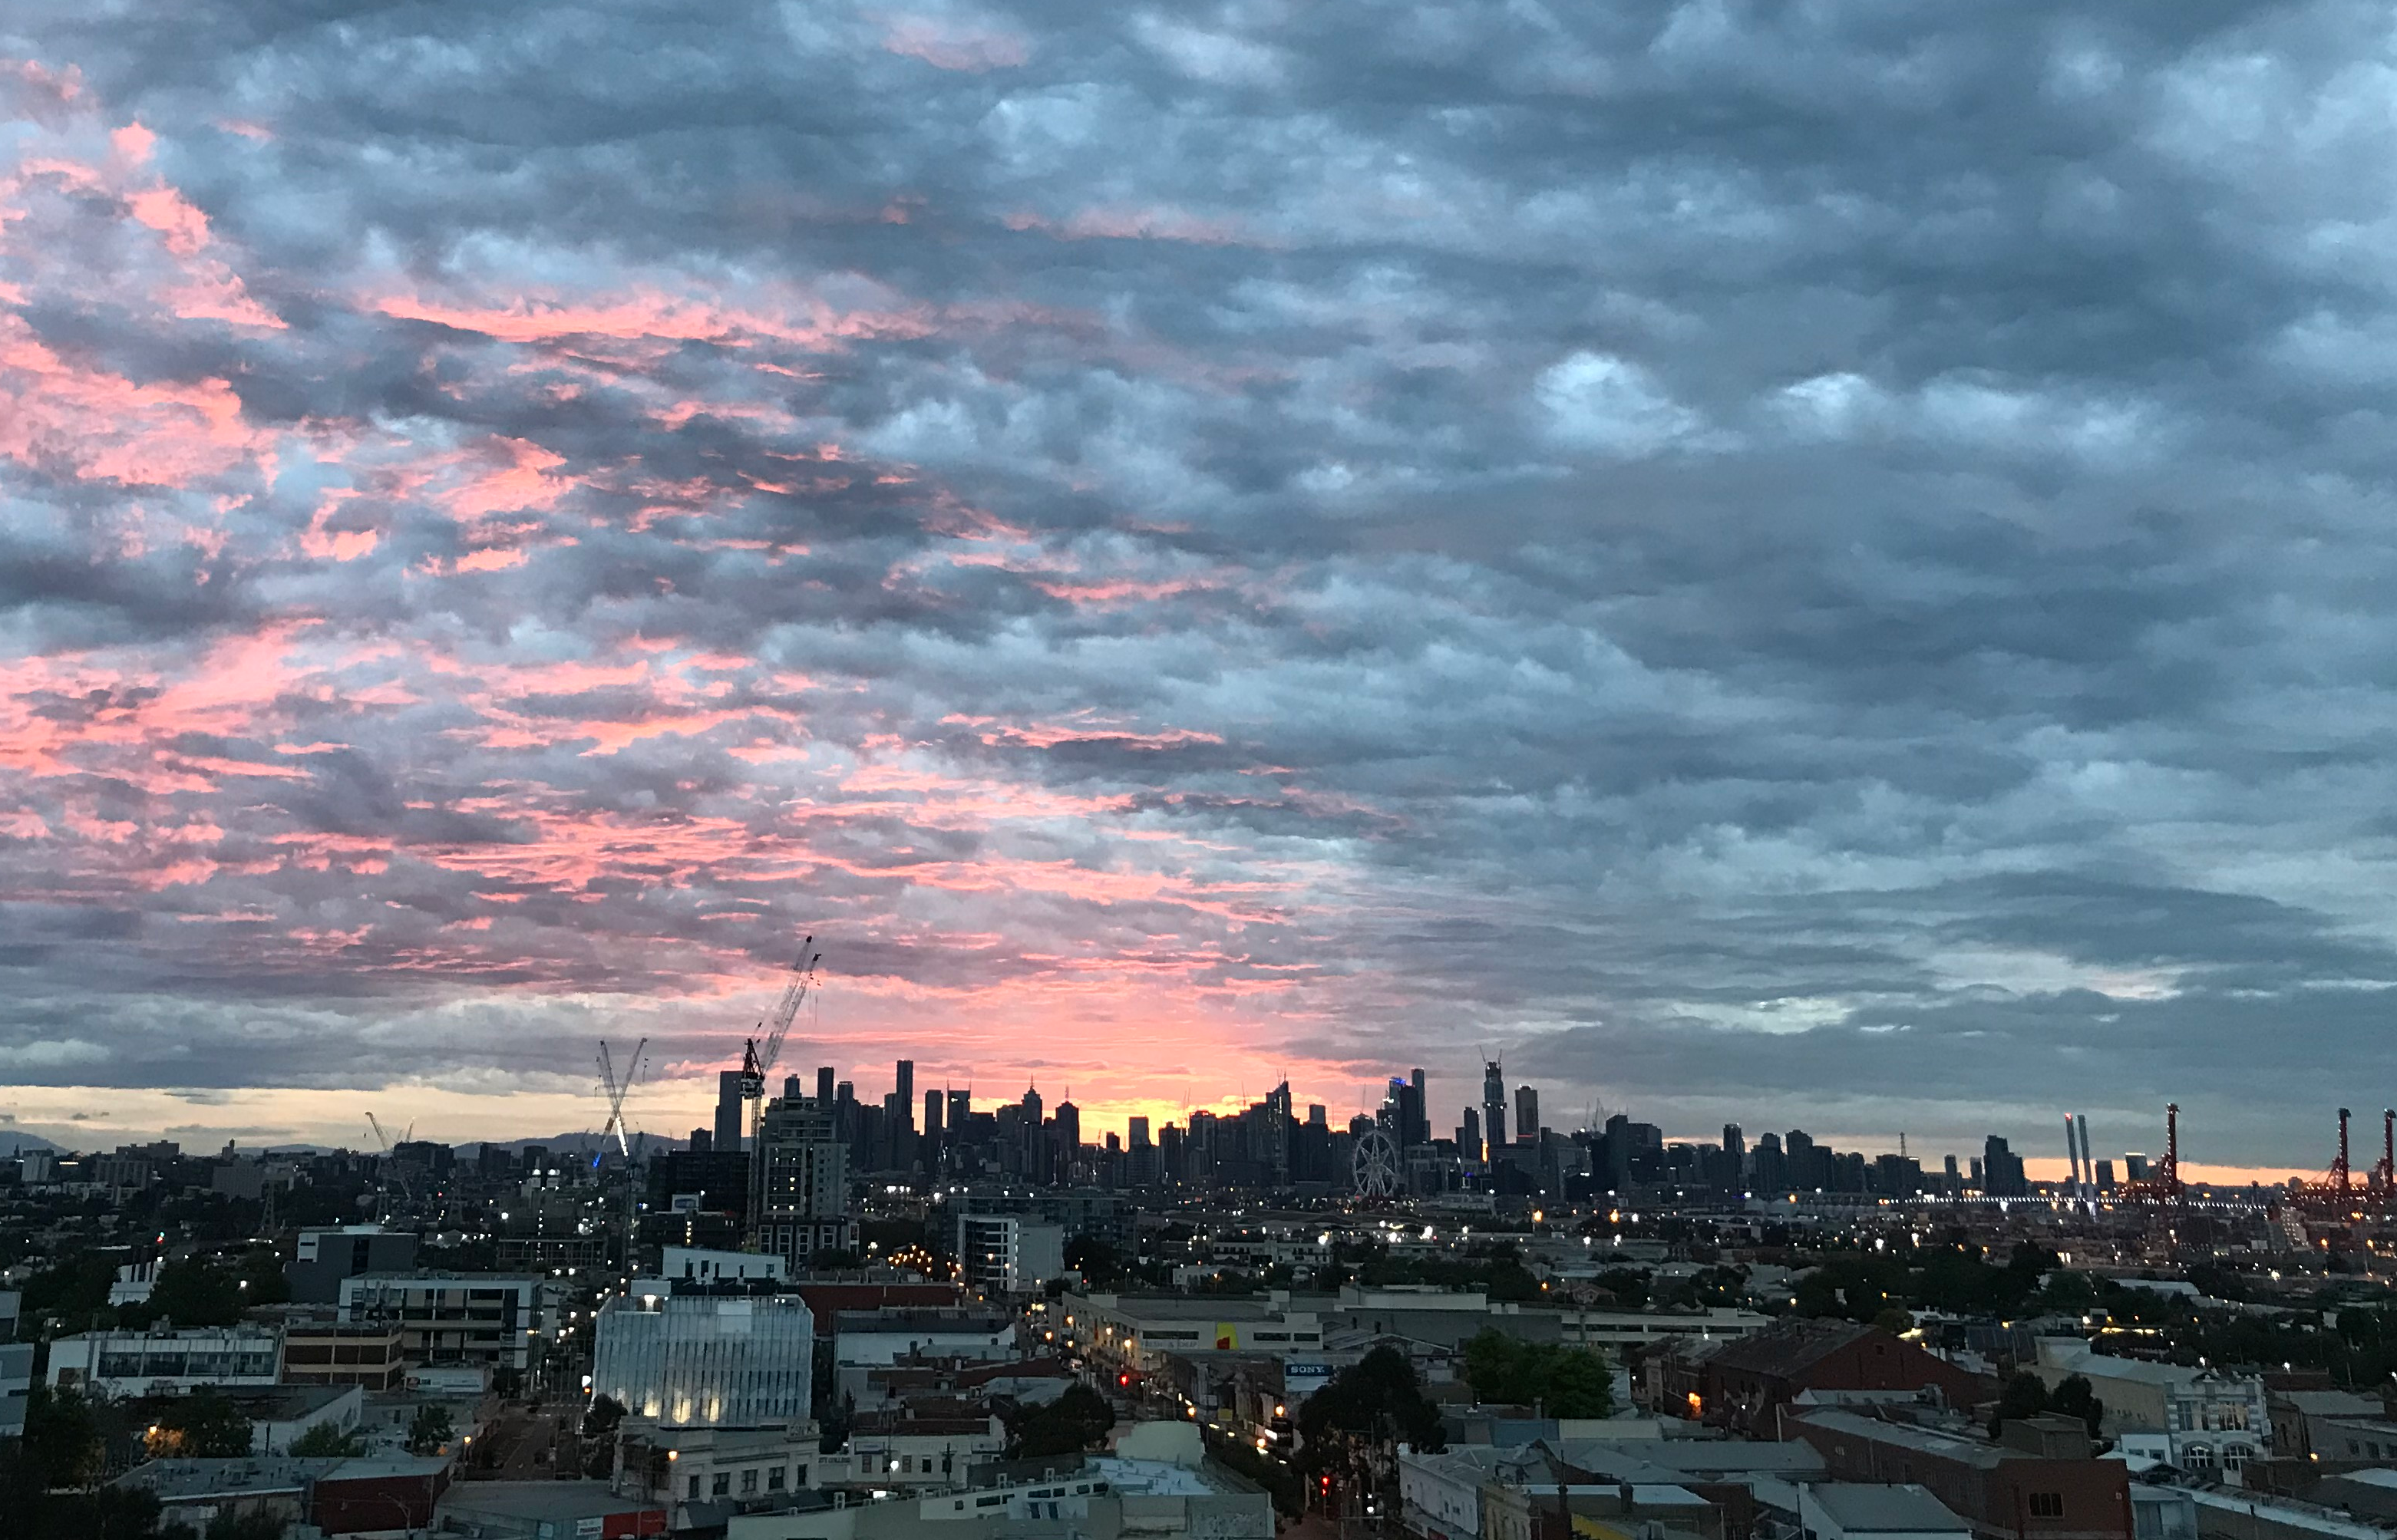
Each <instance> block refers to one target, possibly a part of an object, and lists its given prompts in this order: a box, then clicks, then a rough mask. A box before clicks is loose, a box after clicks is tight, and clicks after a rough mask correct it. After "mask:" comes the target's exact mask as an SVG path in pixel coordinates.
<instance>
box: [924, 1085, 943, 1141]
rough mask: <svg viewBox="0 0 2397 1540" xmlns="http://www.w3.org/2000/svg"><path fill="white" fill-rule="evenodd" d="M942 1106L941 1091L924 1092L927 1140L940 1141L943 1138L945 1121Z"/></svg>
mask: <svg viewBox="0 0 2397 1540" xmlns="http://www.w3.org/2000/svg"><path fill="white" fill-rule="evenodd" d="M942 1106H943V1103H942V1099H941V1093H940V1092H939V1091H926V1092H924V1137H925V1138H927V1139H938V1138H939V1137H940V1136H941V1133H942V1124H943V1121H944V1113H943V1111H942Z"/></svg>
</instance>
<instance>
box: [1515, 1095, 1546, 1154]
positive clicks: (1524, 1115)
mask: <svg viewBox="0 0 2397 1540" xmlns="http://www.w3.org/2000/svg"><path fill="white" fill-rule="evenodd" d="M1539 1136H1540V1093H1539V1092H1538V1091H1535V1090H1533V1088H1532V1087H1530V1086H1517V1087H1516V1088H1515V1143H1517V1144H1519V1145H1528V1144H1530V1143H1531V1142H1532V1141H1533V1140H1535V1139H1537V1138H1538V1137H1539Z"/></svg>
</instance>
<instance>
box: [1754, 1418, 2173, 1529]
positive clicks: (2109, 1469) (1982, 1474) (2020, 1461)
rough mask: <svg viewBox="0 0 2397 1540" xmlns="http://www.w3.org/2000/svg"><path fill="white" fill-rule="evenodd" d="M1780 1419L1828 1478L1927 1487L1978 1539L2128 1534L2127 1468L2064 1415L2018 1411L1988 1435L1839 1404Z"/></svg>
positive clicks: (1789, 1433) (1790, 1436) (1785, 1428)
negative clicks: (1809, 1447) (2099, 1453)
mask: <svg viewBox="0 0 2397 1540" xmlns="http://www.w3.org/2000/svg"><path fill="white" fill-rule="evenodd" d="M1781 1424H1782V1428H1783V1432H1784V1435H1785V1436H1786V1437H1789V1438H1794V1439H1802V1440H1805V1441H1806V1442H1808V1443H1810V1444H1813V1445H1814V1448H1815V1449H1816V1450H1817V1451H1819V1452H1820V1453H1821V1454H1822V1456H1823V1461H1824V1464H1825V1466H1827V1467H1828V1471H1829V1474H1830V1475H1831V1476H1832V1477H1833V1478H1834V1479H1836V1480H1842V1481H1871V1482H1900V1483H1908V1484H1919V1485H1921V1486H1923V1487H1925V1488H1928V1489H1929V1490H1930V1492H1931V1493H1932V1495H1934V1496H1935V1497H1937V1498H1938V1499H1939V1501H1940V1502H1941V1503H1943V1504H1945V1505H1946V1506H1947V1507H1948V1509H1949V1510H1950V1511H1952V1512H1953V1513H1955V1514H1956V1515H1957V1516H1958V1517H1960V1518H1962V1519H1963V1520H1964V1521H1965V1522H1966V1523H1968V1524H1969V1525H1971V1526H1972V1530H1973V1533H1974V1535H1975V1537H1976V1540H2130V1535H2131V1498H2130V1475H2129V1470H2128V1468H2127V1467H2126V1466H2124V1465H2123V1464H2122V1462H2121V1461H2120V1460H2100V1459H2096V1458H2095V1457H2093V1456H2092V1455H2091V1453H2090V1452H2089V1440H2088V1436H2087V1433H2086V1431H2085V1430H2082V1428H2081V1427H2080V1425H2079V1424H2078V1423H2076V1422H2074V1421H2073V1420H2072V1419H2070V1418H2059V1417H2022V1418H2016V1419H2015V1420H2014V1421H2012V1422H2009V1423H2007V1424H2006V1425H2005V1435H2006V1437H2005V1441H2003V1442H1994V1443H1993V1442H1991V1441H1989V1440H1987V1439H1984V1438H1981V1437H1979V1436H1978V1435H1977V1434H1971V1433H1963V1432H1950V1431H1946V1430H1942V1429H1937V1428H1931V1427H1922V1426H1916V1425H1914V1424H1911V1423H1904V1422H1884V1421H1881V1419H1878V1418H1875V1417H1869V1416H1866V1415H1863V1414H1861V1413H1855V1412H1850V1411H1843V1410H1840V1409H1836V1408H1833V1409H1808V1410H1805V1411H1796V1410H1791V1411H1788V1412H1785V1413H1783V1414H1782V1417H1781Z"/></svg>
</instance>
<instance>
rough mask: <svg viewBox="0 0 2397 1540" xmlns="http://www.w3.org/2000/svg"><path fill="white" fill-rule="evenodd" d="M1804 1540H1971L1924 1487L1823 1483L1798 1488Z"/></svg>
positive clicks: (1966, 1528) (1966, 1526) (1965, 1528)
mask: <svg viewBox="0 0 2397 1540" xmlns="http://www.w3.org/2000/svg"><path fill="white" fill-rule="evenodd" d="M1798 1527H1799V1533H1801V1535H1802V1536H1803V1537H1804V1540H1972V1535H1973V1527H1972V1526H1971V1525H1970V1524H1967V1523H1966V1522H1964V1520H1962V1519H1961V1518H1959V1517H1958V1516H1957V1515H1956V1514H1955V1513H1953V1512H1952V1511H1950V1510H1949V1508H1948V1505H1947V1504H1945V1503H1943V1502H1941V1501H1940V1500H1939V1499H1938V1498H1936V1497H1935V1496H1933V1495H1932V1494H1931V1492H1930V1490H1929V1489H1928V1488H1925V1487H1920V1486H1913V1485H1907V1484H1899V1485H1895V1486H1879V1485H1872V1484H1868V1483H1864V1482H1855V1483H1849V1482H1827V1483H1823V1484H1820V1485H1809V1486H1802V1487H1800V1488H1799V1489H1798Z"/></svg>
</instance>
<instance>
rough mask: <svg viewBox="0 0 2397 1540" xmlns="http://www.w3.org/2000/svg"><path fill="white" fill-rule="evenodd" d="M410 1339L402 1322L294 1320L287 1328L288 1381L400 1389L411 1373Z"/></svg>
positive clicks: (285, 1360)
mask: <svg viewBox="0 0 2397 1540" xmlns="http://www.w3.org/2000/svg"><path fill="white" fill-rule="evenodd" d="M405 1340H406V1339H405V1335H404V1333H403V1332H401V1330H400V1327H399V1323H398V1322H396V1321H382V1322H377V1323H373V1324H368V1325H362V1326H344V1325H342V1324H341V1322H339V1321H333V1320H308V1319H292V1320H290V1321H288V1322H287V1323H286V1324H285V1326H284V1328H283V1380H284V1383H285V1384H287V1385H355V1386H359V1387H361V1388H363V1389H367V1390H396V1389H398V1388H399V1387H400V1386H401V1385H402V1384H404V1383H405V1381H406V1377H407V1373H408V1359H407V1356H406V1354H405V1352H404V1351H403V1348H404V1345H405Z"/></svg>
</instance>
